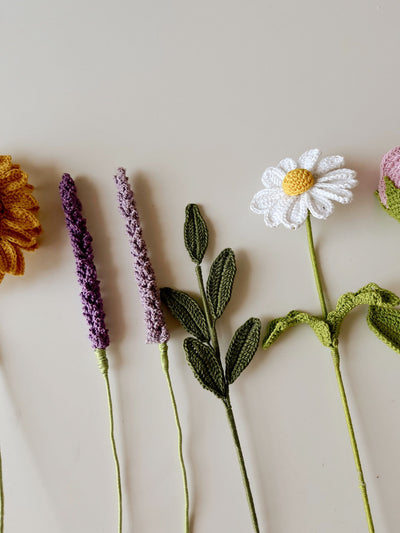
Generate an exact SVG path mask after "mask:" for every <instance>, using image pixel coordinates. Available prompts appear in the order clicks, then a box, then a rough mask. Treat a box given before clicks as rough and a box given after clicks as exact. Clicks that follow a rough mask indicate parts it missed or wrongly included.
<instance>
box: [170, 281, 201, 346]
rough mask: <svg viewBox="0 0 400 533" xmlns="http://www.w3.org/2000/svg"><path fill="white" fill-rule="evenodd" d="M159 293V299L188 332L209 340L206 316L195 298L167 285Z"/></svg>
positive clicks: (198, 337)
mask: <svg viewBox="0 0 400 533" xmlns="http://www.w3.org/2000/svg"><path fill="white" fill-rule="evenodd" d="M160 293H161V300H162V301H163V302H164V304H165V305H166V306H168V308H169V310H170V311H171V313H172V314H173V315H174V317H175V318H176V319H177V320H178V321H179V323H180V324H181V326H182V327H184V328H185V329H186V331H187V332H188V333H190V334H191V335H194V336H195V337H196V338H197V339H199V340H201V341H209V340H210V333H209V331H208V327H207V322H206V317H205V316H204V313H203V311H202V309H201V307H200V306H199V304H198V303H197V302H196V300H194V299H193V298H192V297H191V296H189V295H188V294H186V293H185V292H182V291H176V290H174V289H170V288H169V287H163V288H162V289H161V290H160Z"/></svg>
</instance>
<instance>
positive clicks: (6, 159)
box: [0, 155, 12, 173]
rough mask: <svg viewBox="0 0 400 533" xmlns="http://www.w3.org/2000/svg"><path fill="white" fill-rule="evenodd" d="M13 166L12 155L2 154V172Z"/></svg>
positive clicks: (0, 158) (0, 161) (0, 171)
mask: <svg viewBox="0 0 400 533" xmlns="http://www.w3.org/2000/svg"><path fill="white" fill-rule="evenodd" d="M11 167H12V163H11V156H10V155H0V173H3V172H7V170H10V168H11Z"/></svg>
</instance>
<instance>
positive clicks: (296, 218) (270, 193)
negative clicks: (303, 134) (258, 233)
mask: <svg viewBox="0 0 400 533" xmlns="http://www.w3.org/2000/svg"><path fill="white" fill-rule="evenodd" d="M320 156H321V152H320V150H318V149H316V148H315V149H312V150H308V151H307V152H304V154H302V155H301V156H300V157H299V159H298V160H297V161H295V160H294V159H291V158H290V157H287V158H286V159H282V161H280V162H279V163H278V165H277V166H276V167H268V168H267V169H266V170H265V172H264V174H263V176H262V178H261V181H262V183H263V185H264V186H265V189H262V190H261V191H258V193H257V194H255V195H254V197H253V200H252V202H251V204H250V209H251V210H252V211H254V212H255V213H258V214H261V215H264V221H265V223H266V225H267V226H270V227H273V228H274V227H276V226H279V224H283V226H285V227H286V228H289V229H297V228H298V227H299V226H301V225H302V224H303V223H304V222H305V220H306V218H307V215H308V213H309V212H310V213H311V214H312V215H313V216H314V217H315V218H320V219H326V218H327V217H328V216H329V215H331V214H332V213H333V210H334V204H333V201H336V202H339V203H341V204H348V203H349V202H351V200H352V199H353V193H352V192H351V191H350V189H352V188H353V187H355V186H356V185H357V180H356V172H355V171H354V170H350V169H348V168H343V167H344V158H343V157H342V156H340V155H331V156H328V157H324V158H322V159H320Z"/></svg>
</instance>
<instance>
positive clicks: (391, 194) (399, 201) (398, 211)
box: [377, 176, 400, 222]
mask: <svg viewBox="0 0 400 533" xmlns="http://www.w3.org/2000/svg"><path fill="white" fill-rule="evenodd" d="M384 180H385V185H386V188H385V194H386V198H387V208H386V207H385V206H384V205H383V204H382V203H381V205H382V207H383V209H384V210H385V211H386V212H387V213H388V214H389V215H390V216H391V217H393V218H395V219H396V220H397V222H400V189H398V188H397V187H396V185H395V184H394V183H393V181H392V180H391V179H390V178H388V177H387V176H385V177H384ZM377 196H378V198H379V194H378V192H377Z"/></svg>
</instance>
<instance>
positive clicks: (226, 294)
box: [207, 248, 236, 320]
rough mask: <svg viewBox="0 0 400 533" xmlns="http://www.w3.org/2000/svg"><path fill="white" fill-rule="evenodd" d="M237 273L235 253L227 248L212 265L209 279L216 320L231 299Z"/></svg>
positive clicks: (208, 286) (211, 304)
mask: <svg viewBox="0 0 400 533" xmlns="http://www.w3.org/2000/svg"><path fill="white" fill-rule="evenodd" d="M235 274H236V263H235V254H234V253H233V250H231V248H225V250H222V252H221V253H220V254H219V256H218V257H217V258H216V259H215V261H214V262H213V264H212V265H211V269H210V275H209V276H208V280H207V298H208V301H209V304H210V311H211V315H212V317H213V319H214V320H217V319H218V318H219V317H220V316H221V315H222V313H223V312H224V310H225V307H226V306H227V304H228V302H229V300H230V299H231V295H232V286H233V281H234V279H235Z"/></svg>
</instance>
